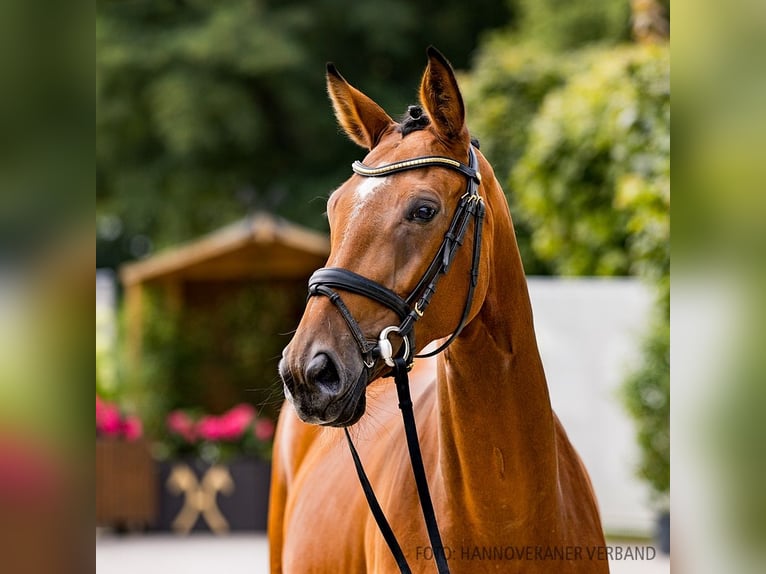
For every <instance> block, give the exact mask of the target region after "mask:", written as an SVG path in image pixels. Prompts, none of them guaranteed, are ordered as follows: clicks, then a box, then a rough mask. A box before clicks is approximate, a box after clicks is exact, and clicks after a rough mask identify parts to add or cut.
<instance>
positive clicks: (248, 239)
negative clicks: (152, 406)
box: [120, 213, 330, 358]
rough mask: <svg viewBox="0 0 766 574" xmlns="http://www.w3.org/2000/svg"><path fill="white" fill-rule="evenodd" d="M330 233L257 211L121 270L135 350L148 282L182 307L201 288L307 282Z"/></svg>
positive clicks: (129, 333) (129, 335) (132, 351)
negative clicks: (252, 283)
mask: <svg viewBox="0 0 766 574" xmlns="http://www.w3.org/2000/svg"><path fill="white" fill-rule="evenodd" d="M329 248H330V244H329V239H328V237H327V236H326V235H325V234H322V233H319V232H317V231H313V230H310V229H307V228H305V227H301V226H299V225H296V224H294V223H291V222H289V221H286V220H284V219H281V218H278V217H275V216H273V215H270V214H266V213H256V214H254V215H252V216H250V217H248V218H246V219H243V220H240V221H238V222H236V223H233V224H231V225H229V226H227V227H224V228H222V229H220V230H218V231H215V232H213V233H211V234H209V235H207V236H204V237H202V238H200V239H198V240H195V241H192V242H189V243H186V244H184V245H181V246H178V247H175V248H172V249H168V250H166V251H163V252H160V253H158V254H157V255H154V256H152V257H150V258H148V259H145V260H143V261H139V262H134V263H129V264H126V265H124V266H123V267H122V269H121V270H120V278H121V280H122V284H123V286H124V288H125V316H126V317H125V320H126V328H127V345H128V350H129V356H132V357H134V358H135V357H138V356H139V355H140V353H141V333H142V324H141V322H142V317H143V312H142V307H143V297H144V292H145V288H146V287H149V286H151V287H155V288H159V289H160V290H161V291H162V292H163V296H164V297H163V298H164V299H165V301H167V302H168V304H169V305H172V306H173V307H175V308H176V309H183V308H184V307H185V306H186V305H187V304H192V300H198V301H199V300H200V299H204V294H203V295H202V296H200V291H201V290H202V291H204V292H209V291H211V290H215V289H220V288H222V286H224V287H223V288H225V286H227V285H232V284H235V283H242V282H247V281H269V282H274V283H279V282H297V283H300V284H302V285H303V286H305V285H306V281H307V279H308V277H309V276H310V275H311V273H312V272H313V271H314V270H315V269H318V268H319V267H321V266H322V265H323V264H324V263H325V261H326V259H327V255H328V253H329Z"/></svg>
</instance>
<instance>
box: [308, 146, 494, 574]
mask: <svg viewBox="0 0 766 574" xmlns="http://www.w3.org/2000/svg"><path fill="white" fill-rule="evenodd" d="M477 164H478V162H477V160H476V152H475V151H474V150H473V147H472V146H469V148H468V165H465V164H463V163H460V162H459V161H456V160H454V159H451V158H448V157H443V156H424V157H417V158H414V159H408V160H404V161H398V162H395V163H389V164H386V165H382V166H380V167H368V166H366V165H364V164H363V163H361V162H358V161H357V162H354V163H353V165H352V166H351V167H352V169H353V170H354V173H356V174H357V175H361V176H363V177H379V176H383V175H389V174H393V173H399V172H402V171H408V170H412V169H421V168H426V167H444V168H447V169H451V170H454V171H457V172H459V173H461V174H463V175H464V176H465V177H466V179H467V180H468V183H467V185H466V191H465V193H464V194H463V196H462V197H461V198H460V201H459V203H458V206H457V208H456V209H455V214H454V215H453V217H452V222H451V223H450V226H449V229H448V230H447V232H446V233H445V234H444V239H443V240H442V243H441V245H440V246H439V249H438V250H437V251H436V255H434V258H433V259H432V260H431V263H430V265H429V266H428V268H427V269H426V272H425V273H424V274H423V276H422V277H421V278H420V281H418V284H417V285H416V286H415V288H414V289H413V290H412V292H411V293H410V294H409V295H408V296H407V297H406V298H402V297H400V296H399V295H398V294H397V293H395V292H394V291H392V290H391V289H389V288H388V287H386V286H384V285H381V284H380V283H377V282H375V281H372V280H370V279H367V278H366V277H363V276H362V275H358V274H356V273H354V272H352V271H349V270H348V269H342V268H339V267H325V268H323V269H319V270H318V271H316V272H315V273H314V274H313V275H312V276H311V278H310V279H309V297H312V296H320V295H322V296H325V297H328V298H329V299H330V301H331V302H332V303H333V304H334V305H335V307H336V308H337V309H338V312H339V313H340V315H341V317H343V320H344V321H345V322H346V324H347V325H348V328H349V330H350V331H351V334H352V335H353V336H354V340H355V341H356V344H357V346H358V347H359V351H360V352H361V354H362V358H363V361H364V365H365V368H366V369H367V371H368V373H369V371H371V370H372V369H373V367H374V366H375V363H376V362H377V360H378V359H382V360H383V361H384V362H385V364H386V365H388V366H389V367H391V368H392V372H393V375H394V380H395V382H396V391H397V395H398V397H399V408H400V409H401V411H402V419H403V421H404V431H405V436H406V439H407V448H408V451H409V454H410V462H411V464H412V471H413V474H414V476H415V485H416V487H417V490H418V498H419V499H420V507H421V509H422V511H423V518H424V520H425V524H426V530H427V531H428V538H429V541H430V543H431V549H432V550H433V555H434V562H435V564H436V567H437V569H438V571H439V572H440V573H441V574H444V573H448V572H449V566H448V564H447V558H446V555H445V552H444V545H443V544H442V541H441V535H440V534H439V527H438V525H437V523H436V514H435V512H434V508H433V503H432V502H431V495H430V493H429V490H428V481H427V479H426V473H425V467H424V466H423V457H422V454H421V452H420V443H419V441H418V434H417V428H416V426H415V415H414V413H413V408H412V399H411V397H410V389H409V377H408V376H407V371H408V370H409V369H410V368H411V366H412V360H413V359H415V358H418V357H431V356H433V355H436V354H438V353H441V352H442V351H443V350H444V349H446V348H447V346H449V345H450V343H452V341H454V340H455V338H456V337H457V336H458V335H459V334H460V331H462V329H463V327H464V326H465V324H466V321H467V320H468V314H469V313H470V311H471V304H472V302H473V295H474V291H475V289H476V284H477V282H478V279H479V260H480V258H481V232H482V225H483V222H484V212H485V207H484V202H483V199H482V197H481V196H480V195H479V185H480V184H481V174H480V173H479V170H478V167H477ZM471 218H473V219H474V228H473V257H472V260H471V274H470V281H469V283H468V295H467V297H466V301H465V304H464V306H463V315H462V317H461V318H460V322H459V323H458V325H457V327H456V328H455V330H454V331H453V332H452V335H450V337H449V338H448V339H447V341H445V342H444V343H443V344H442V345H441V346H440V347H439V348H438V349H436V350H434V351H432V352H430V353H427V354H421V355H412V353H414V350H415V323H416V321H417V320H418V319H420V318H421V317H422V316H423V314H424V313H425V311H426V308H427V307H428V304H429V303H430V302H431V298H432V297H433V295H434V293H435V292H436V284H437V283H438V281H439V278H441V276H442V275H445V274H446V273H447V272H448V271H449V268H450V265H451V264H452V261H453V260H454V259H455V254H456V253H457V250H458V248H459V247H460V246H461V245H462V244H463V239H464V238H465V234H466V231H467V230H468V224H469V222H470V220H471ZM336 289H339V290H342V291H348V292H350V293H355V294H357V295H363V296H365V297H367V298H368V299H372V300H373V301H376V302H377V303H380V304H381V305H383V306H384V307H387V308H388V309H390V310H392V311H393V312H394V313H396V315H397V316H398V317H399V320H400V323H399V325H392V326H390V327H386V328H385V329H383V330H382V331H381V332H380V333H379V335H378V337H377V339H373V340H368V339H367V337H366V336H365V335H364V332H363V331H362V328H361V327H360V326H359V323H358V322H357V321H356V319H354V316H353V315H352V314H351V312H350V311H349V309H348V307H346V304H345V303H344V302H343V299H342V298H341V296H340V295H339V294H338V292H337V291H336ZM391 333H396V334H397V335H399V336H400V337H401V338H402V341H403V344H402V354H401V356H398V357H394V353H393V348H392V346H391V342H390V341H389V339H388V337H389V335H390V334H391ZM344 430H345V432H346V439H347V441H348V445H349V448H350V449H351V456H352V458H353V460H354V465H355V467H356V471H357V474H358V476H359V481H360V482H361V484H362V489H363V491H364V494H365V497H366V498H367V503H368V504H369V506H370V510H371V511H372V514H373V516H374V518H375V521H376V522H377V524H378V528H380V531H381V534H382V535H383V538H384V539H385V540H386V543H387V544H388V547H389V549H390V550H391V553H392V554H393V556H394V559H395V560H396V563H397V565H398V566H399V570H400V571H401V572H402V573H403V574H408V573H410V572H411V570H410V567H409V565H408V564H407V559H406V558H405V556H404V552H403V551H402V549H401V546H399V542H398V541H397V540H396V536H395V535H394V533H393V530H392V529H391V526H390V525H389V523H388V521H387V520H386V517H385V514H384V513H383V510H382V509H381V507H380V504H379V503H378V500H377V498H376V497H375V493H374V492H373V489H372V485H371V484H370V481H369V478H368V477H367V474H366V473H365V471H364V468H363V466H362V462H361V460H360V458H359V453H358V452H357V450H356V447H355V446H354V443H353V442H352V441H351V436H350V435H349V433H348V429H344Z"/></svg>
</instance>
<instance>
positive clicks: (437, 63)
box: [420, 46, 467, 140]
mask: <svg viewBox="0 0 766 574" xmlns="http://www.w3.org/2000/svg"><path fill="white" fill-rule="evenodd" d="M427 53H428V66H427V67H426V71H425V73H424V74H423V80H422V81H421V83H420V103H421V104H423V107H424V108H425V109H426V111H427V112H428V115H429V116H430V118H431V121H432V122H433V123H434V127H435V128H436V130H437V131H438V132H439V133H440V134H441V135H442V137H444V138H445V139H447V140H452V139H455V138H458V137H460V136H465V135H467V130H466V127H465V106H464V104H463V96H461V95H460V88H458V85H457V80H456V79H455V72H454V71H453V70H452V65H451V64H450V63H449V61H447V58H445V57H444V56H443V55H442V53H441V52H439V50H437V49H436V48H434V47H433V46H429V47H428V51H427ZM464 132H465V133H464Z"/></svg>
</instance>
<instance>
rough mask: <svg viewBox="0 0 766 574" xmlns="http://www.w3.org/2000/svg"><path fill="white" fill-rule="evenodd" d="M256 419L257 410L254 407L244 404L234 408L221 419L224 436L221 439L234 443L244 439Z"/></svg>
mask: <svg viewBox="0 0 766 574" xmlns="http://www.w3.org/2000/svg"><path fill="white" fill-rule="evenodd" d="M254 419H255V409H254V408H253V406H252V405H248V404H246V403H243V404H240V405H237V406H236V407H233V408H232V409H230V410H228V411H227V412H225V413H224V414H223V415H221V417H220V422H221V427H222V428H221V431H222V435H223V436H221V438H222V439H223V440H232V441H233V440H237V439H239V438H242V435H244V434H245V430H247V427H249V426H250V425H251V424H252V422H253V420H254Z"/></svg>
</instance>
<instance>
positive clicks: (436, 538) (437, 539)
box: [394, 358, 449, 574]
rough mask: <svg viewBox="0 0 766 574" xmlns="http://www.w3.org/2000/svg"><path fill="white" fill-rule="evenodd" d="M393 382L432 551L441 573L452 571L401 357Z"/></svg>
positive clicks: (404, 363)
mask: <svg viewBox="0 0 766 574" xmlns="http://www.w3.org/2000/svg"><path fill="white" fill-rule="evenodd" d="M394 381H396V394H397V395H398V396H399V408H400V409H401V411H402V420H403V421H404V434H405V436H406V437H407V448H408V449H409V451H410V463H411V464H412V473H413V474H414V475H415V485H416V486H417V488H418V498H420V508H421V509H422V511H423V518H424V519H425V523H426V530H428V540H429V541H430V542H431V550H432V551H433V553H434V561H435V562H436V568H437V570H438V571H439V574H449V566H448V565H447V557H446V555H445V554H444V545H443V544H442V538H441V535H440V534H439V525H438V524H437V523H436V513H435V512H434V505H433V503H432V502H431V493H430V492H429V490H428V479H427V478H426V469H425V467H424V466H423V455H422V454H421V452H420V442H419V441H418V429H417V426H416V425H415V414H414V413H413V410H412V398H411V396H410V379H409V376H408V374H407V362H406V361H405V360H404V359H402V358H398V359H394Z"/></svg>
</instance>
